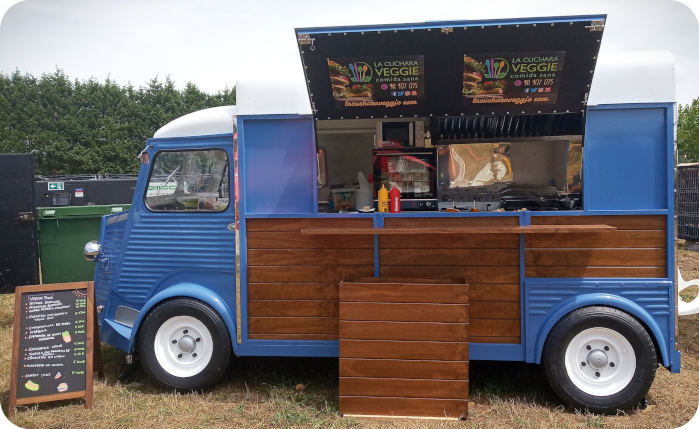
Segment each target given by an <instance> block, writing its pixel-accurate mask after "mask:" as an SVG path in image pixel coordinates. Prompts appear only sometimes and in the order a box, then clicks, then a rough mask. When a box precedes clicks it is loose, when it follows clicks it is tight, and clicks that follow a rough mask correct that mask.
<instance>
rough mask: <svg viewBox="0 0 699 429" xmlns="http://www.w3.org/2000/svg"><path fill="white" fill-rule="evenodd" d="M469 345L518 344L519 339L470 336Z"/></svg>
mask: <svg viewBox="0 0 699 429" xmlns="http://www.w3.org/2000/svg"><path fill="white" fill-rule="evenodd" d="M469 343H471V344H473V343H497V344H520V337H519V336H517V337H476V336H473V335H472V336H471V337H470V338H469Z"/></svg>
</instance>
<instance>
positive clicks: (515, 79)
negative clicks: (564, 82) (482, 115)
mask: <svg viewBox="0 0 699 429" xmlns="http://www.w3.org/2000/svg"><path fill="white" fill-rule="evenodd" d="M564 59H565V51H552V52H520V53H509V54H467V55H464V72H463V89H462V94H463V97H464V105H484V104H491V105H492V104H513V105H532V104H533V105H536V104H556V101H557V99H558V94H559V87H560V83H561V75H562V73H563V61H564Z"/></svg>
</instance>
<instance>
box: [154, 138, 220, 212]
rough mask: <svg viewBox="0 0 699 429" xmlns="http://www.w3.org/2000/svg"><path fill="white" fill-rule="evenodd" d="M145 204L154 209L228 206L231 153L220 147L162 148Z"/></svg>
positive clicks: (156, 158) (179, 209)
mask: <svg viewBox="0 0 699 429" xmlns="http://www.w3.org/2000/svg"><path fill="white" fill-rule="evenodd" d="M152 165H153V167H152V169H151V174H150V179H149V181H148V189H147V191H146V195H145V202H146V207H148V209H149V210H151V211H199V212H201V211H205V212H212V211H213V212H220V211H223V210H225V209H226V208H228V204H229V200H230V195H229V173H228V171H229V169H228V155H227V154H226V152H225V151H223V150H220V149H213V150H189V151H177V152H159V153H157V154H156V156H155V160H154V161H153V163H152Z"/></svg>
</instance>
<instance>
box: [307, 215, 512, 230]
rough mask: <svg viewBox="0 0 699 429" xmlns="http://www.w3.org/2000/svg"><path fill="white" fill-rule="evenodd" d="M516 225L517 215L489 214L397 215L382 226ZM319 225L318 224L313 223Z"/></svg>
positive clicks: (385, 220) (386, 220)
mask: <svg viewBox="0 0 699 429" xmlns="http://www.w3.org/2000/svg"><path fill="white" fill-rule="evenodd" d="M506 225H507V226H517V225H519V217H517V216H489V217H422V218H410V217H397V218H386V219H384V227H388V228H399V227H402V228H408V227H431V228H434V227H459V226H466V227H468V226H506ZM315 226H320V225H315Z"/></svg>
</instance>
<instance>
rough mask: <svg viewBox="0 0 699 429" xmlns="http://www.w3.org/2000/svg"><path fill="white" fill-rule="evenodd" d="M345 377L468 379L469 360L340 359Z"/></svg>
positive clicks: (341, 369) (341, 370)
mask: <svg viewBox="0 0 699 429" xmlns="http://www.w3.org/2000/svg"><path fill="white" fill-rule="evenodd" d="M340 374H342V375H343V376H344V377H375V378H382V377H387V378H421V379H444V380H468V362H458V361H438V360H397V359H340Z"/></svg>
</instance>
